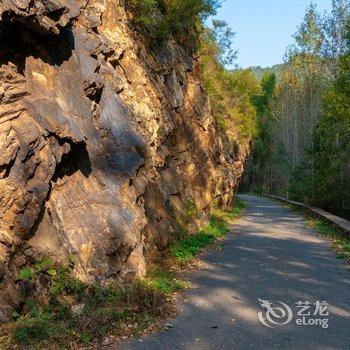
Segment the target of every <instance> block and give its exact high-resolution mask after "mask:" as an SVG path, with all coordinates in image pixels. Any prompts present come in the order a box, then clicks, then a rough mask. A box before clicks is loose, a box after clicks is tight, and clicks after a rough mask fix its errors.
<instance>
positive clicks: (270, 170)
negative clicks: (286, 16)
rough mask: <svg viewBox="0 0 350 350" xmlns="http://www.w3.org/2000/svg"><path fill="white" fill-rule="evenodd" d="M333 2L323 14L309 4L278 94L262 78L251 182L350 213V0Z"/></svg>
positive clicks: (248, 185)
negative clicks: (327, 12)
mask: <svg viewBox="0 0 350 350" xmlns="http://www.w3.org/2000/svg"><path fill="white" fill-rule="evenodd" d="M332 7H333V9H332V13H331V14H329V15H328V14H325V15H323V16H322V17H321V16H320V15H319V14H318V13H317V10H316V7H315V6H314V5H310V7H309V8H308V10H307V12H306V14H305V17H304V20H303V22H302V23H301V25H300V26H299V28H298V31H297V33H296V34H295V36H294V38H295V44H294V45H293V46H292V47H291V48H290V49H289V50H288V52H287V55H286V58H287V62H286V63H285V65H284V66H283V69H282V70H281V71H280V73H279V79H278V80H277V81H276V83H275V92H274V96H273V97H272V98H271V95H270V93H268V89H266V86H265V87H264V83H267V81H265V82H264V81H262V90H263V94H262V95H261V96H258V97H257V98H255V99H254V102H255V105H256V108H257V111H258V120H259V131H260V132H259V136H258V137H257V138H256V139H255V140H254V146H253V150H252V153H251V157H250V159H249V160H248V162H247V166H246V171H245V174H244V177H243V180H244V181H243V184H244V187H243V189H244V190H250V191H251V190H253V191H257V192H260V193H274V194H279V195H282V196H289V197H290V198H293V199H297V200H300V201H302V202H306V203H309V204H312V205H314V206H319V207H322V208H324V209H325V210H328V211H330V212H333V213H335V214H337V215H340V216H343V217H345V218H350V170H349V169H350V136H349V135H350V112H349V111H350V89H349V86H350V80H349V74H350V54H349V52H350V46H349V35H345V34H346V33H347V27H346V24H347V22H348V21H349V17H350V3H349V2H348V1H344V0H334V1H333V2H332ZM263 80H264V79H263ZM271 83H272V81H271ZM272 85H273V84H272ZM267 100H270V103H266V101H267ZM266 106H267V108H266Z"/></svg>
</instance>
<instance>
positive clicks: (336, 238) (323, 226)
mask: <svg viewBox="0 0 350 350" xmlns="http://www.w3.org/2000/svg"><path fill="white" fill-rule="evenodd" d="M304 215H306V216H307V218H308V221H307V222H308V224H309V225H310V226H311V227H312V228H314V229H315V230H316V231H317V233H319V234H321V235H324V236H326V237H327V238H328V239H330V241H331V242H332V248H333V250H335V251H336V252H337V253H338V254H337V258H339V259H343V258H350V240H349V238H347V237H346V236H345V235H344V233H343V232H342V231H341V230H340V229H339V228H337V227H336V226H334V225H332V224H331V223H329V222H327V221H326V220H323V219H319V218H316V217H314V216H310V215H308V214H305V213H304Z"/></svg>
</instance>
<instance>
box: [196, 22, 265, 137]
mask: <svg viewBox="0 0 350 350" xmlns="http://www.w3.org/2000/svg"><path fill="white" fill-rule="evenodd" d="M214 24H215V25H216V27H215V26H214V28H212V29H208V28H207V29H206V30H205V31H204V33H203V35H202V37H201V50H200V53H201V55H200V57H201V65H202V70H203V78H204V86H205V89H206V91H207V93H208V95H209V98H210V102H211V107H212V113H213V115H214V117H215V119H216V123H217V128H218V130H220V131H221V132H223V133H225V134H226V135H227V136H228V137H229V138H230V139H237V137H238V139H239V140H240V141H242V142H243V141H248V140H250V139H251V137H252V136H253V135H255V134H256V131H257V120H256V111H255V108H254V105H253V103H252V98H253V96H255V95H258V94H259V93H260V86H259V83H258V81H257V79H256V78H255V76H254V74H253V72H252V71H251V70H250V69H237V70H233V71H228V70H226V69H225V67H224V65H223V63H227V62H229V61H232V59H233V57H234V56H235V52H233V50H232V48H231V40H232V36H233V33H232V31H231V30H229V29H227V28H226V29H225V24H224V23H222V22H220V23H219V24H218V23H217V22H214ZM218 25H219V27H218Z"/></svg>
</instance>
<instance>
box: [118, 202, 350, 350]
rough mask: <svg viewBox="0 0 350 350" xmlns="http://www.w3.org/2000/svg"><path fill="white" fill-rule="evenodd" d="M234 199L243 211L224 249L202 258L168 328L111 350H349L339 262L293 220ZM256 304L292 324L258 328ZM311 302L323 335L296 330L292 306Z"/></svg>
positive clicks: (349, 295) (346, 297)
mask: <svg viewBox="0 0 350 350" xmlns="http://www.w3.org/2000/svg"><path fill="white" fill-rule="evenodd" d="M241 198H242V199H243V200H244V201H245V202H246V203H247V204H248V208H247V210H246V212H245V214H244V216H243V218H242V219H241V220H239V221H238V222H237V223H236V224H235V225H234V226H233V227H232V234H231V235H229V237H228V239H227V240H226V241H225V243H224V247H223V248H224V249H223V250H221V251H215V252H211V253H209V254H208V255H207V256H206V258H205V259H204V260H205V265H204V266H203V268H202V269H201V270H200V271H196V272H193V273H192V274H191V275H190V277H189V278H190V280H191V282H192V283H193V285H194V286H195V287H196V289H193V290H189V291H187V292H185V293H184V294H183V296H182V297H181V298H182V301H181V302H180V308H181V309H183V310H182V312H181V313H180V315H179V316H178V317H177V318H176V319H175V320H170V321H168V322H171V323H172V324H173V325H174V327H173V328H171V329H170V330H163V331H161V332H159V333H157V334H151V335H148V336H145V337H143V338H141V339H135V340H133V341H132V342H131V343H129V344H125V345H123V346H121V347H118V349H119V348H120V349H122V350H131V349H135V350H163V349H164V350H177V349H186V350H187V349H189V350H192V349H200V350H204V349H215V350H216V349H249V350H251V349H269V350H271V349H283V350H285V349H298V350H301V349H302V350H304V349H310V350H311V349H312V350H323V349H347V350H348V349H350V271H349V270H348V269H347V268H346V266H345V265H344V261H342V260H337V259H336V256H335V253H333V252H332V251H329V249H328V243H327V242H326V241H325V240H323V239H322V238H320V237H318V236H316V235H315V233H314V232H313V231H312V230H311V229H310V228H308V227H307V226H306V224H305V223H304V220H303V218H302V217H300V216H299V215H296V214H294V213H292V212H291V211H289V210H288V209H285V208H283V207H281V206H280V205H278V204H276V203H274V202H272V201H270V200H268V199H265V198H259V197H254V196H248V195H242V196H241ZM259 298H260V299H265V300H269V301H274V302H277V301H282V302H284V303H286V304H288V305H290V307H291V309H292V311H293V312H294V316H293V320H292V321H291V322H290V323H289V324H286V325H278V326H275V325H274V328H268V327H266V326H264V325H262V324H261V323H260V321H259V319H258V316H257V314H258V312H259V311H263V308H262V307H261V306H260V304H259V301H258V299H259ZM317 300H319V301H327V302H328V303H329V305H330V306H329V307H328V311H329V312H330V315H329V316H328V319H329V321H328V322H329V328H327V329H324V328H322V327H321V326H306V325H305V326H301V325H296V323H295V322H296V316H295V314H296V312H297V311H298V308H297V305H295V303H296V302H297V301H310V302H315V301H317ZM319 318H320V316H319ZM321 318H322V317H321ZM265 320H266V318H265ZM273 320H274V319H273ZM285 320H286V319H285V318H284V319H280V320H279V321H285ZM311 322H312V321H311ZM216 326H217V328H212V327H216Z"/></svg>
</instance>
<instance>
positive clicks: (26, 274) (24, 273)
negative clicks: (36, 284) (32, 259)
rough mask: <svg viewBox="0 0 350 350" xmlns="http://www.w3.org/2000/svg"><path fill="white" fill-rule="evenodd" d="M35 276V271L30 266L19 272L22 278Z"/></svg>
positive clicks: (19, 276)
mask: <svg viewBox="0 0 350 350" xmlns="http://www.w3.org/2000/svg"><path fill="white" fill-rule="evenodd" d="M34 277H35V271H34V269H32V268H30V267H24V268H22V269H21V270H20V271H19V274H18V279H20V280H25V279H32V278H34Z"/></svg>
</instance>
